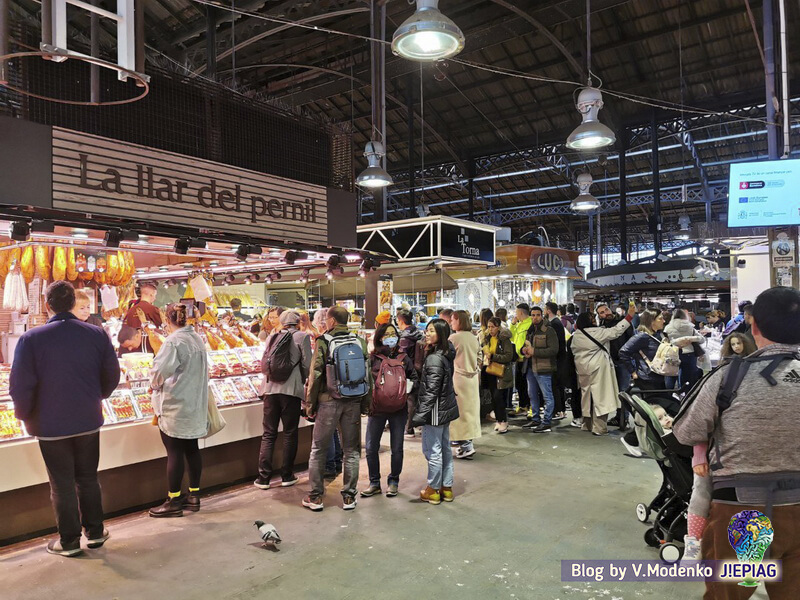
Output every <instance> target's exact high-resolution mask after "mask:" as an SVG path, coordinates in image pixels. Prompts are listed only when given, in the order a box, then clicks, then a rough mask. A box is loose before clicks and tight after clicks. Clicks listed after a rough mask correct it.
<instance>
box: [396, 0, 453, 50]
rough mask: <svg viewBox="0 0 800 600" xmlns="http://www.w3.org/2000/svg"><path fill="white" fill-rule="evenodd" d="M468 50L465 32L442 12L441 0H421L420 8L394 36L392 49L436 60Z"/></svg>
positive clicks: (419, 1)
mask: <svg viewBox="0 0 800 600" xmlns="http://www.w3.org/2000/svg"><path fill="white" fill-rule="evenodd" d="M463 49H464V33H463V32H462V31H461V29H459V27H458V25H456V24H455V23H453V21H451V20H450V19H448V18H447V17H446V16H444V15H443V14H442V13H441V12H440V11H439V0H417V10H416V11H414V14H413V15H411V16H410V17H409V18H408V19H406V20H405V21H404V22H403V24H402V25H400V27H398V28H397V30H396V31H395V32H394V35H393V36H392V52H393V53H394V54H396V55H398V56H402V57H403V58H407V59H408V60H414V61H418V62H433V61H437V60H442V59H445V58H451V57H453V56H455V55H456V54H458V53H459V52H461V51H462V50H463Z"/></svg>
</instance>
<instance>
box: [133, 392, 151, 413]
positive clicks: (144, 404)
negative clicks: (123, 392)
mask: <svg viewBox="0 0 800 600" xmlns="http://www.w3.org/2000/svg"><path fill="white" fill-rule="evenodd" d="M132 391H133V399H134V400H135V401H136V407H137V408H138V409H139V414H140V415H141V416H142V418H146V417H152V416H153V415H154V414H155V413H154V411H153V401H152V396H151V394H150V392H149V391H148V390H147V389H146V388H140V389H135V390H132Z"/></svg>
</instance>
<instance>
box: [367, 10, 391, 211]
mask: <svg viewBox="0 0 800 600" xmlns="http://www.w3.org/2000/svg"><path fill="white" fill-rule="evenodd" d="M371 17H372V19H371V23H370V34H371V36H372V39H374V40H384V39H385V38H386V5H385V4H384V3H383V2H381V0H372V5H371ZM370 57H371V63H372V136H371V139H372V140H377V141H380V142H381V143H382V144H383V145H384V150H386V87H385V85H386V81H385V80H384V74H385V68H384V67H385V61H386V54H385V46H384V44H382V43H381V42H380V41H374V42H370ZM381 162H382V166H383V168H384V169H386V156H385V155H384V157H383V160H382V161H381ZM373 198H374V200H375V213H376V214H375V216H376V218H377V221H378V222H379V223H385V222H386V221H388V220H389V219H388V212H387V206H386V188H376V189H375V191H374V192H373Z"/></svg>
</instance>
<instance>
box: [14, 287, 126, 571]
mask: <svg viewBox="0 0 800 600" xmlns="http://www.w3.org/2000/svg"><path fill="white" fill-rule="evenodd" d="M46 298H47V312H48V313H49V314H50V320H49V321H48V322H47V324H46V325H43V326H41V327H35V328H33V329H30V330H29V331H27V332H26V333H25V334H23V336H22V337H21V338H20V339H19V342H18V343H17V348H16V351H15V353H14V363H13V366H12V368H11V379H10V392H11V398H12V399H13V400H14V410H15V412H16V415H17V417H18V418H19V419H20V420H22V421H24V422H25V427H26V428H27V429H28V432H29V433H30V434H31V435H34V436H36V438H37V439H38V440H39V449H40V450H41V453H42V458H43V459H44V464H45V466H46V467H47V473H48V475H49V477H50V493H51V498H52V501H53V509H54V510H55V513H56V523H57V525H58V533H59V536H60V537H59V539H55V540H52V541H51V542H50V543H49V544H48V545H47V551H48V552H50V553H51V554H58V555H60V556H77V555H79V554H81V553H82V552H83V551H82V550H81V525H83V528H84V530H85V534H86V537H87V538H88V546H89V548H99V547H100V546H102V545H103V544H104V543H105V541H106V540H107V539H108V537H109V534H108V530H107V529H105V528H104V527H103V505H102V502H101V498H100V484H99V483H98V481H97V466H98V463H99V459H100V427H101V426H102V425H103V410H102V400H103V398H108V397H109V396H110V395H111V393H112V392H113V391H114V389H115V388H116V387H117V385H118V384H119V375H120V372H119V362H118V361H117V356H116V354H115V353H114V346H112V344H111V339H110V338H109V337H108V335H107V334H106V332H105V331H103V330H102V329H100V328H98V327H95V326H94V325H89V324H88V323H84V322H83V321H81V320H80V319H78V318H77V317H76V316H75V315H73V314H72V313H71V312H70V311H71V310H72V308H73V307H74V306H75V289H74V288H73V287H72V284H71V283H69V282H67V281H56V282H54V283H51V284H50V286H49V287H48V288H47V292H46Z"/></svg>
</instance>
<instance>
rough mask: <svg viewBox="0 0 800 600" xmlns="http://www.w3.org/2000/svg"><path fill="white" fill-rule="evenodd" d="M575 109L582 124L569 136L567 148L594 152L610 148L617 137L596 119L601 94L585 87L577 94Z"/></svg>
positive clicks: (601, 105) (596, 90) (594, 89)
mask: <svg viewBox="0 0 800 600" xmlns="http://www.w3.org/2000/svg"><path fill="white" fill-rule="evenodd" d="M575 108H577V109H578V112H579V113H581V115H582V116H583V122H582V123H581V124H580V125H578V126H577V127H576V128H575V130H574V131H573V132H572V133H570V134H569V137H568V138H567V148H571V149H572V150H595V149H597V148H604V147H606V146H610V145H611V144H613V143H614V142H616V141H617V137H616V136H615V135H614V132H613V131H612V130H611V128H610V127H607V126H605V125H603V124H602V123H601V122H600V121H599V120H598V118H597V115H598V113H599V112H600V109H601V108H603V94H601V93H600V90H599V89H597V88H594V87H585V88H582V89H581V92H580V94H578V101H577V102H576V103H575Z"/></svg>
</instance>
